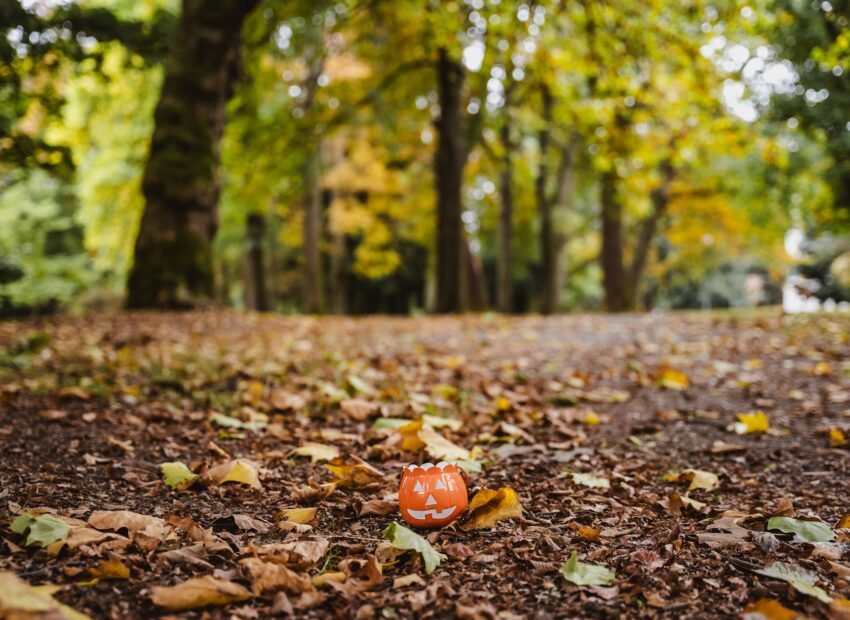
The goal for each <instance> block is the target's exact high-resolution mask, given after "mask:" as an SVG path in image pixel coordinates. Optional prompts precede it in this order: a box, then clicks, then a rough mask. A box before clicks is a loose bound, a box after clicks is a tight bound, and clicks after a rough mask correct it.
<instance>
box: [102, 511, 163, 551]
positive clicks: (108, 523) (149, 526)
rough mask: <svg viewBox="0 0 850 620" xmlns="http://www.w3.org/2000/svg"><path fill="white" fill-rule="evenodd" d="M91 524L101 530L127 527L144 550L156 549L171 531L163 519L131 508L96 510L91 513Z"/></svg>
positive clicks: (135, 541)
mask: <svg viewBox="0 0 850 620" xmlns="http://www.w3.org/2000/svg"><path fill="white" fill-rule="evenodd" d="M89 525H90V526H92V527H93V528H96V529H99V530H114V531H118V530H122V529H126V530H127V531H128V532H129V534H130V538H131V539H132V540H133V542H134V543H135V544H136V546H137V547H139V548H140V549H142V550H143V551H153V550H154V549H156V548H157V547H158V546H159V543H161V542H162V541H163V540H164V539H165V537H166V536H167V535H168V533H169V527H168V524H167V523H166V522H165V521H164V520H163V519H160V518H159V517H151V516H148V515H143V514H139V513H137V512H131V511H129V510H95V511H94V512H93V513H91V515H89Z"/></svg>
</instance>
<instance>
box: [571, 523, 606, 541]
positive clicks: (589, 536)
mask: <svg viewBox="0 0 850 620" xmlns="http://www.w3.org/2000/svg"><path fill="white" fill-rule="evenodd" d="M569 525H570V529H571V530H574V531H575V533H576V534H578V535H579V536H580V537H581V538H584V539H585V540H599V537H600V536H601V535H602V530H599V529H597V528H595V527H590V526H589V525H582V524H581V523H576V522H575V521H573V522H572V523H570V524H569Z"/></svg>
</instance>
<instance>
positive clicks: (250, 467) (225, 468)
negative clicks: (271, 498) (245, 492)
mask: <svg viewBox="0 0 850 620" xmlns="http://www.w3.org/2000/svg"><path fill="white" fill-rule="evenodd" d="M207 476H208V477H209V479H210V480H212V482H213V483H214V484H217V485H220V484H224V483H225V482H236V483H238V484H244V485H247V486H250V487H251V488H253V489H262V488H263V485H262V484H260V472H259V471H258V470H257V466H256V465H254V463H252V462H251V461H249V460H247V459H235V460H233V461H227V462H226V463H222V464H221V465H216V466H215V467H212V468H210V470H209V471H208V472H207Z"/></svg>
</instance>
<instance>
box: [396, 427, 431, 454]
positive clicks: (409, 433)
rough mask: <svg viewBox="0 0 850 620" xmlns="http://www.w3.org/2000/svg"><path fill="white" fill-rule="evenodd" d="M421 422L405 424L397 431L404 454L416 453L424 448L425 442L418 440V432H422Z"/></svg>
mask: <svg viewBox="0 0 850 620" xmlns="http://www.w3.org/2000/svg"><path fill="white" fill-rule="evenodd" d="M422 424H423V421H422V420H416V421H415V422H411V423H410V424H405V425H404V426H402V427H401V428H399V429H398V433H399V435H401V449H402V450H404V451H405V452H418V451H419V450H421V449H422V448H424V447H425V442H424V441H422V440H421V439H419V431H420V430H422Z"/></svg>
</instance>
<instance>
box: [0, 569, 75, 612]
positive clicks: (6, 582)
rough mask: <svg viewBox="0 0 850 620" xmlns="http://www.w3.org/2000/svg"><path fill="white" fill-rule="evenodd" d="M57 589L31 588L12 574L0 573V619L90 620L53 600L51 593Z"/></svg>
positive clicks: (45, 587) (50, 587)
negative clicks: (53, 619) (48, 619)
mask: <svg viewBox="0 0 850 620" xmlns="http://www.w3.org/2000/svg"><path fill="white" fill-rule="evenodd" d="M58 589H59V588H58V587H57V586H38V587H32V586H31V585H29V584H28V583H27V582H26V581H24V580H23V579H21V578H20V577H18V576H17V575H15V574H14V573H9V572H5V571H0V618H20V619H22V620H26V619H28V618H51V619H52V618H55V619H56V620H91V618H89V616H87V615H85V614H83V613H80V612H78V611H76V610H74V609H72V608H70V607H68V606H67V605H63V604H62V603H60V602H59V601H56V600H54V599H53V593H54V592H55V591H56V590H58Z"/></svg>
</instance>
